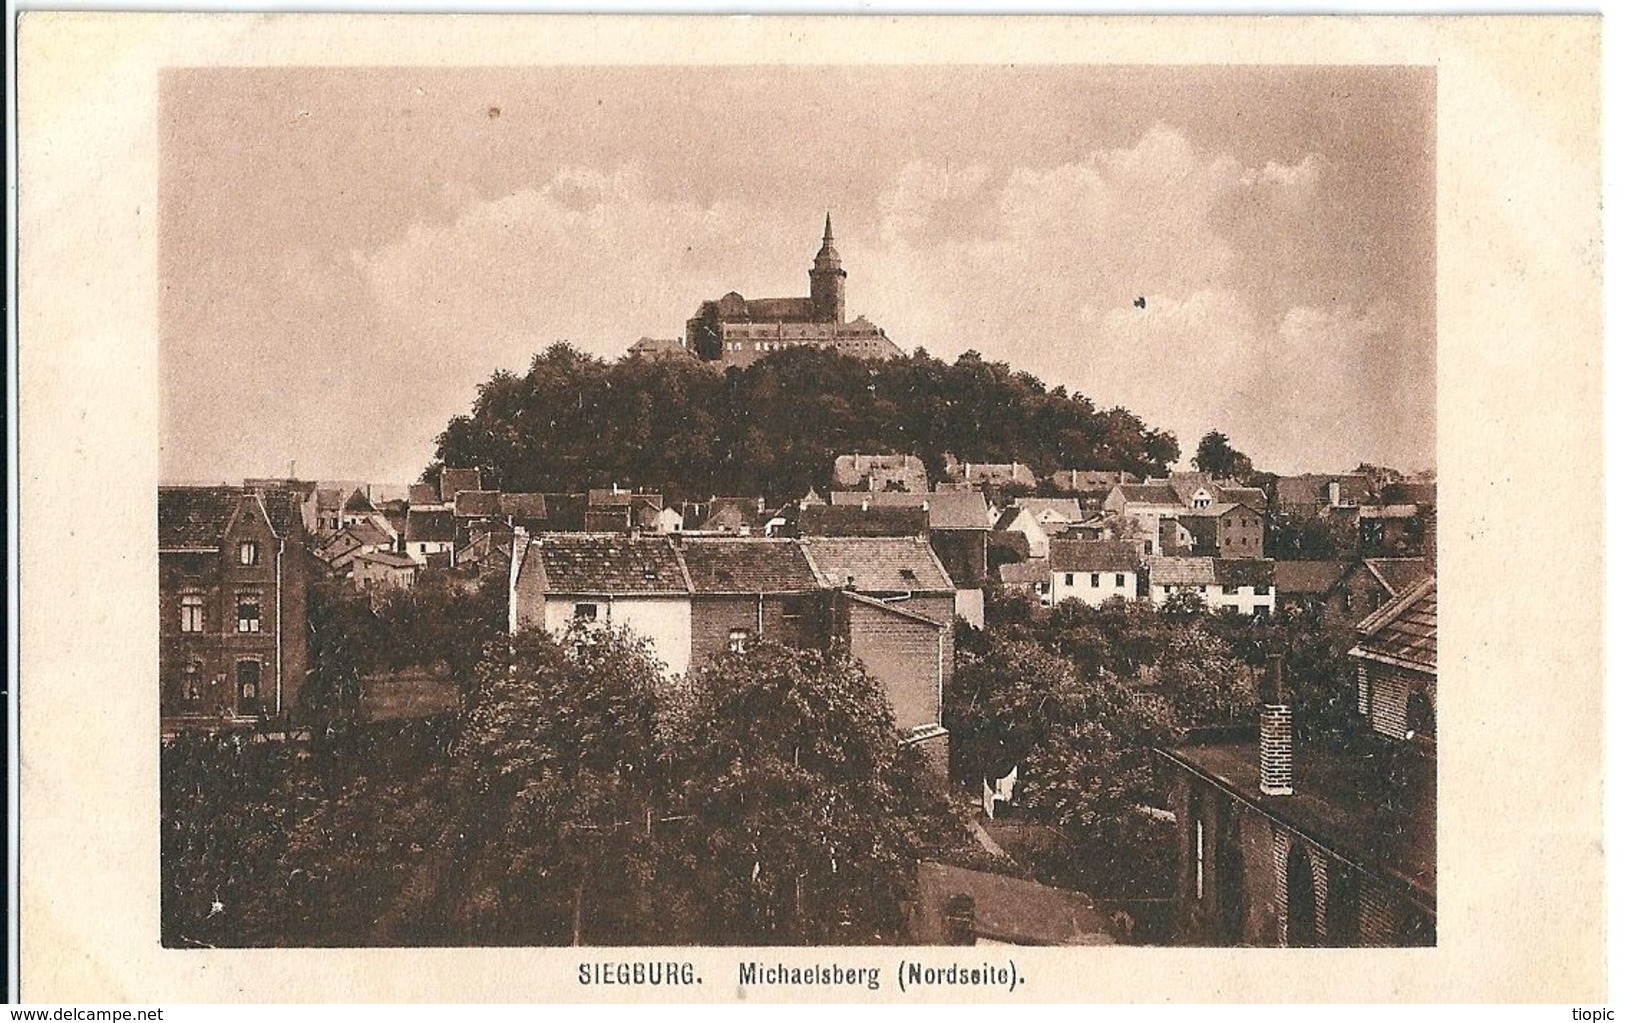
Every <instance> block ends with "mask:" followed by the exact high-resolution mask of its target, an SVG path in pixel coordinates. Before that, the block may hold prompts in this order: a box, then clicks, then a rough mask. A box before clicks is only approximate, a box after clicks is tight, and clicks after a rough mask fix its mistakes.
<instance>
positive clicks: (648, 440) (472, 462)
mask: <svg viewBox="0 0 1625 1023" xmlns="http://www.w3.org/2000/svg"><path fill="white" fill-rule="evenodd" d="M854 452H864V453H869V452H875V453H883V452H893V453H899V454H914V455H917V456H919V457H920V458H921V459H922V460H923V461H924V462H925V463H926V466H927V468H928V470H929V471H930V472H931V473H932V474H933V475H934V476H936V477H939V478H940V477H941V475H942V472H943V457H942V456H943V454H944V453H952V454H954V455H955V456H957V457H958V458H960V459H961V460H964V461H971V462H1009V461H1023V462H1026V463H1027V464H1029V465H1030V466H1031V467H1032V468H1033V469H1034V471H1035V472H1037V473H1039V474H1040V475H1043V474H1047V473H1050V472H1053V471H1055V470H1057V469H1061V468H1089V469H1106V470H1126V471H1129V472H1133V473H1136V474H1141V475H1144V474H1147V473H1161V472H1163V471H1165V470H1166V469H1167V467H1168V465H1169V464H1171V463H1173V462H1176V461H1177V460H1178V458H1179V446H1178V444H1177V442H1176V441H1175V439H1174V437H1173V436H1172V435H1171V434H1169V433H1166V432H1164V431H1160V430H1154V429H1151V428H1149V427H1147V426H1146V425H1145V424H1144V423H1143V422H1141V420H1140V419H1139V418H1138V417H1136V416H1135V415H1133V414H1132V413H1130V412H1128V411H1126V410H1124V409H1120V408H1113V409H1105V410H1102V409H1097V408H1096V407H1095V406H1094V404H1093V403H1092V402H1091V401H1089V399H1087V398H1086V397H1084V396H1082V395H1079V394H1069V393H1068V392H1067V391H1066V389H1065V388H1062V387H1055V388H1047V387H1046V386H1045V384H1044V383H1043V381H1041V380H1039V379H1038V378H1036V377H1034V376H1032V375H1031V374H1029V373H1016V372H1012V371H1011V370H1010V367H1009V366H1008V365H1006V364H1004V363H1002V362H987V361H985V360H983V359H982V357H981V356H980V355H978V354H977V353H976V352H966V353H965V354H964V355H961V356H960V357H959V359H958V360H957V361H955V362H954V363H953V364H951V365H950V364H948V363H945V362H943V361H942V360H940V359H937V358H934V357H932V356H930V355H927V354H926V353H925V351H924V350H923V349H921V350H917V351H916V352H915V353H914V354H913V355H912V356H910V357H907V358H901V359H893V360H889V361H866V360H863V359H858V358H856V357H853V356H850V355H844V354H841V353H838V352H832V351H827V350H823V349H818V348H810V347H809V348H795V349H790V350H787V351H782V352H774V353H771V354H769V355H768V356H766V357H764V358H763V359H761V360H760V361H758V362H756V363H754V364H752V365H750V366H748V367H745V368H743V369H741V368H737V367H734V368H729V369H727V370H725V371H719V370H717V369H716V368H715V367H713V366H709V365H706V364H703V363H700V362H696V361H692V360H677V359H662V360H642V359H636V358H631V357H627V358H623V359H621V360H620V361H618V362H614V363H609V362H605V361H604V360H601V359H597V358H593V357H591V356H588V355H585V354H583V353H581V352H579V351H577V350H576V349H574V348H572V347H571V346H570V345H568V344H565V343H562V342H561V343H559V344H555V345H553V346H552V347H550V348H549V349H547V351H545V352H542V353H540V354H538V355H537V356H536V357H535V359H534V360H533V361H532V362H531V366H530V370H529V371H528V372H527V373H525V374H524V375H518V374H514V373H510V372H506V371H499V372H497V373H496V374H494V375H493V376H492V377H491V379H490V380H488V381H487V382H486V383H484V384H482V385H480V388H479V392H478V395H477V397H476V398H475V401H474V405H473V408H472V410H471V412H470V414H469V415H466V416H458V417H456V418H454V419H453V420H452V421H451V422H450V423H449V424H448V425H447V427H446V429H445V431H444V432H443V433H442V434H441V435H440V437H439V439H438V444H437V448H436V451H435V461H434V462H433V463H432V464H431V465H429V467H428V468H427V469H426V470H425V471H424V478H425V479H426V480H430V481H433V480H434V479H437V478H438V473H439V470H440V468H441V467H442V466H447V465H451V466H460V467H461V466H467V467H479V468H481V469H484V470H485V471H486V473H487V474H488V475H487V477H486V478H487V480H488V481H489V483H488V485H490V486H493V487H499V488H501V489H503V490H507V491H546V492H579V491H581V490H584V489H587V488H589V487H597V486H607V485H608V484H610V483H612V482H620V483H626V484H632V485H637V486H641V487H649V488H654V489H658V490H659V491H660V492H661V493H662V494H665V495H669V496H671V497H675V498H680V499H692V500H704V499H707V498H710V497H712V496H714V495H718V494H747V495H755V494H764V495H767V496H769V497H772V498H774V499H775V500H788V499H790V498H792V497H797V496H800V495H801V494H803V493H805V492H806V490H807V487H808V486H824V485H826V484H827V481H828V479H829V475H830V470H831V466H832V464H833V461H834V459H835V457H836V456H837V455H841V454H850V453H854Z"/></svg>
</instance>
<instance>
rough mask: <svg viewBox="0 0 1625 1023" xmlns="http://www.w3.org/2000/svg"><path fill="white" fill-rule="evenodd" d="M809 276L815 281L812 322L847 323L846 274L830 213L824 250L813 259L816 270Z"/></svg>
mask: <svg viewBox="0 0 1625 1023" xmlns="http://www.w3.org/2000/svg"><path fill="white" fill-rule="evenodd" d="M807 275H808V276H809V277H811V278H812V307H813V319H814V320H816V321H818V322H820V323H827V322H834V323H837V324H840V323H845V322H846V271H845V270H842V269H841V254H840V253H839V252H836V251H835V232H834V230H833V229H832V227H831V226H830V218H829V214H828V213H826V214H824V247H823V248H821V249H819V250H818V255H817V256H814V257H813V268H812V269H811V270H808V271H807Z"/></svg>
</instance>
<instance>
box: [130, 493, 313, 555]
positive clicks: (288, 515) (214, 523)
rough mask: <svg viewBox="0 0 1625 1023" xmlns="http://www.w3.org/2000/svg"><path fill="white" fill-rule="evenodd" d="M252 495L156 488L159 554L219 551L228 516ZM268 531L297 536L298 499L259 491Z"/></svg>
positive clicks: (282, 494) (279, 534) (280, 534)
mask: <svg viewBox="0 0 1625 1023" xmlns="http://www.w3.org/2000/svg"><path fill="white" fill-rule="evenodd" d="M253 493H255V492H254V491H247V490H244V489H243V488H241V487H226V486H220V487H159V488H158V547H159V549H160V550H178V549H201V548H206V547H219V546H220V541H221V540H222V538H224V536H225V533H226V526H227V525H228V524H229V523H230V522H231V516H232V513H233V512H235V511H236V510H237V507H238V505H239V504H240V503H241V502H242V499H243V498H244V497H245V496H250V495H251V494H253ZM258 496H259V506H260V507H263V508H264V509H265V514H266V518H267V519H269V520H270V523H271V531H272V532H273V533H275V534H276V535H277V536H279V537H284V538H289V537H294V536H297V535H299V526H300V518H299V505H300V500H299V495H298V494H297V493H295V492H292V491H287V490H265V491H259V492H258Z"/></svg>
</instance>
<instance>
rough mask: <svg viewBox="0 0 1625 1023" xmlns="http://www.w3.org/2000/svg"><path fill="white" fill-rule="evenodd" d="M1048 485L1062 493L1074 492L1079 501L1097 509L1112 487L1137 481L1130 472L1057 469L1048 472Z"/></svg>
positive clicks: (1138, 479) (1137, 478)
mask: <svg viewBox="0 0 1625 1023" xmlns="http://www.w3.org/2000/svg"><path fill="white" fill-rule="evenodd" d="M1049 482H1050V485H1051V486H1053V487H1054V488H1055V489H1056V490H1059V491H1061V492H1062V493H1064V494H1076V495H1077V496H1078V500H1079V503H1081V504H1085V505H1088V506H1089V507H1091V508H1094V509H1098V508H1099V507H1100V502H1101V501H1102V500H1104V499H1105V497H1106V495H1107V494H1109V493H1111V491H1112V488H1113V487H1116V486H1120V485H1122V484H1124V483H1138V482H1140V478H1139V477H1138V476H1135V475H1133V474H1132V473H1127V472H1121V471H1110V470H1100V469H1059V470H1057V471H1055V472H1054V473H1051V474H1050V477H1049Z"/></svg>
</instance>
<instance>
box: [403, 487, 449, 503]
mask: <svg viewBox="0 0 1625 1023" xmlns="http://www.w3.org/2000/svg"><path fill="white" fill-rule="evenodd" d="M406 503H407V506H408V507H410V508H440V507H443V506H444V505H443V502H442V501H441V500H440V488H439V487H438V486H437V485H435V484H433V483H414V484H412V485H411V486H409V487H407V488H406Z"/></svg>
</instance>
